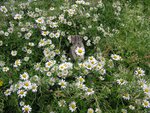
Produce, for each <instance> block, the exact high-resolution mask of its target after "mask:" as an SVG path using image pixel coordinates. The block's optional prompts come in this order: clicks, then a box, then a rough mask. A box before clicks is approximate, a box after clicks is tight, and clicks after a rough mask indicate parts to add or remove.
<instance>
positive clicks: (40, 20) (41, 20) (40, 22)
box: [35, 17, 44, 24]
mask: <svg viewBox="0 0 150 113" xmlns="http://www.w3.org/2000/svg"><path fill="white" fill-rule="evenodd" d="M35 21H36V22H37V23H38V24H43V23H44V19H43V17H40V18H38V19H37V20H35Z"/></svg>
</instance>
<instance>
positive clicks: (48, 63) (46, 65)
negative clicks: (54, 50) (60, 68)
mask: <svg viewBox="0 0 150 113" xmlns="http://www.w3.org/2000/svg"><path fill="white" fill-rule="evenodd" d="M55 63H56V61H54V60H53V61H52V60H50V61H48V62H46V63H45V67H47V68H51V67H52V66H53V65H54V64H55Z"/></svg>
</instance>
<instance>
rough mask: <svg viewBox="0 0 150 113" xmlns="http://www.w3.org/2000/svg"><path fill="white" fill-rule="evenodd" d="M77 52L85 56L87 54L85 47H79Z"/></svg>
mask: <svg viewBox="0 0 150 113" xmlns="http://www.w3.org/2000/svg"><path fill="white" fill-rule="evenodd" d="M75 52H76V54H77V55H78V56H83V55H84V54H85V49H84V48H83V47H77V48H76V50H75Z"/></svg>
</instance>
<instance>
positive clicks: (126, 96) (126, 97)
mask: <svg viewBox="0 0 150 113" xmlns="http://www.w3.org/2000/svg"><path fill="white" fill-rule="evenodd" d="M122 97H123V99H125V100H129V99H130V95H129V94H128V93H125V94H124V95H123V96H122Z"/></svg>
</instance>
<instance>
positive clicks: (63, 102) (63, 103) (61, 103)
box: [58, 100, 66, 107]
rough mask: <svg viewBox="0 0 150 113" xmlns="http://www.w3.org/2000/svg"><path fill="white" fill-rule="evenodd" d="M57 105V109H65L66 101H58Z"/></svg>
mask: <svg viewBox="0 0 150 113" xmlns="http://www.w3.org/2000/svg"><path fill="white" fill-rule="evenodd" d="M58 105H59V107H65V105H66V101H65V100H60V101H58Z"/></svg>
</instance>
